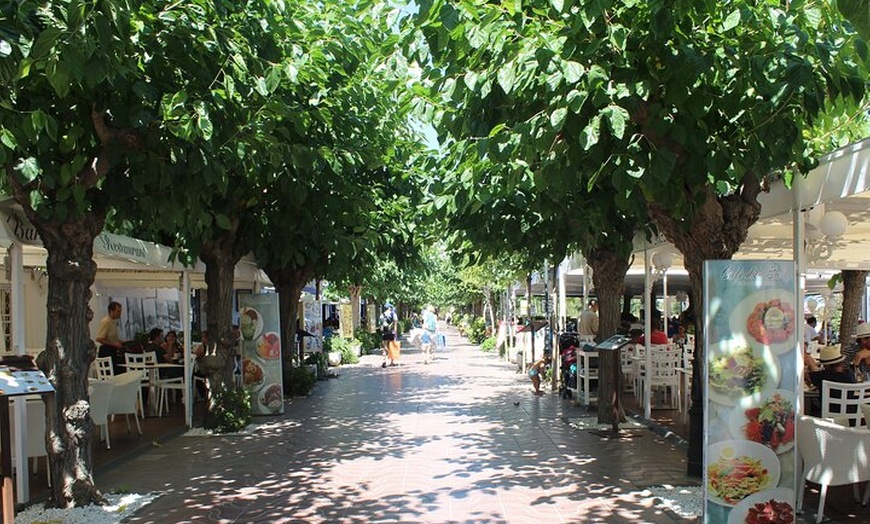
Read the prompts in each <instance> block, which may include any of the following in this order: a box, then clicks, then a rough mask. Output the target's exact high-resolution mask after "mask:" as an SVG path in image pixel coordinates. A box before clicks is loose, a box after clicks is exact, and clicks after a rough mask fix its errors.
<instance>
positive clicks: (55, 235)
mask: <svg viewBox="0 0 870 524" xmlns="http://www.w3.org/2000/svg"><path fill="white" fill-rule="evenodd" d="M30 218H31V220H34V219H35V220H34V226H36V228H37V230H38V231H39V234H40V236H41V237H42V240H43V245H44V246H45V247H46V249H47V251H48V260H47V262H46V269H47V270H48V304H47V306H48V307H47V309H48V312H47V313H48V319H47V320H48V323H47V326H46V327H47V332H46V349H45V351H44V352H43V353H42V355H40V359H39V361H40V367H41V368H42V369H43V371H45V373H46V375H47V376H48V378H49V380H50V381H51V383H52V385H53V386H54V388H55V395H54V402H46V406H45V407H46V430H47V434H46V435H28V438H45V439H46V450H47V451H48V455H49V468H50V470H51V478H52V487H51V497H52V501H51V502H52V503H53V504H55V505H57V506H59V507H72V506H84V505H88V504H101V503H105V500H104V499H103V497H102V496H101V495H100V493H99V492H98V491H97V489H96V487H95V486H94V481H93V477H92V456H91V439H92V438H93V434H94V423H93V420H92V419H91V415H90V403H89V398H88V370H89V368H90V365H91V362H93V360H94V357H95V356H96V346H95V345H94V342H93V341H92V340H91V336H90V333H89V329H88V326H89V323H90V321H91V319H92V318H93V316H94V315H93V312H92V311H91V309H90V305H89V304H90V299H91V289H90V288H91V285H92V284H93V283H94V278H95V276H96V273H97V265H96V263H95V262H94V261H93V249H94V238H95V237H96V236H97V235H98V234H99V233H100V231H101V230H102V224H103V220H102V218H96V217H93V216H89V217H86V218H85V219H82V220H81V221H78V222H67V223H64V224H56V223H50V222H48V223H43V222H41V221H39V219H38V217H36V216H30Z"/></svg>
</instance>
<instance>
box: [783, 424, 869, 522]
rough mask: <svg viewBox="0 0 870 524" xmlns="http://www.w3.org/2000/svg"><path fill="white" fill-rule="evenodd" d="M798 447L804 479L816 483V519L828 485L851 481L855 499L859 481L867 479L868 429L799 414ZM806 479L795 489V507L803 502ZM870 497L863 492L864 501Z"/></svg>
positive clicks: (819, 518)
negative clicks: (817, 495) (817, 507)
mask: <svg viewBox="0 0 870 524" xmlns="http://www.w3.org/2000/svg"><path fill="white" fill-rule="evenodd" d="M797 448H798V450H799V451H800V454H801V459H803V464H804V467H803V473H802V477H801V478H803V479H804V481H807V480H808V481H810V482H815V483H816V484H819V486H820V489H819V509H818V512H817V513H816V523H819V522H821V521H822V519H823V518H824V511H825V498H826V497H827V494H828V487H829V486H845V485H847V484H852V485H853V486H852V489H853V494H854V496H855V500H856V501H857V500H858V483H859V482H864V481H867V480H870V431H868V430H867V429H863V428H851V427H846V426H841V425H840V424H837V423H835V422H830V421H827V420H824V419H820V418H816V417H810V416H807V415H801V416H800V417H799V418H798V423H797ZM805 484H806V483H805V482H801V485H800V486H799V489H798V492H797V508H798V510H799V511H800V508H801V507H802V506H803V501H804V490H805V489H806V486H805ZM868 498H870V489H868V490H867V492H866V493H865V494H864V499H863V500H862V503H863V504H867V500H868Z"/></svg>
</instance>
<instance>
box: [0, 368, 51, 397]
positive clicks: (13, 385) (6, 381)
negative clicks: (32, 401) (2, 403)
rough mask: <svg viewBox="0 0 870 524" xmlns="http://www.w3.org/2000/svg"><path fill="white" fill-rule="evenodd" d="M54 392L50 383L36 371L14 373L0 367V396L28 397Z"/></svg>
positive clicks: (40, 372) (9, 369)
mask: <svg viewBox="0 0 870 524" xmlns="http://www.w3.org/2000/svg"><path fill="white" fill-rule="evenodd" d="M51 391H54V388H53V387H52V386H51V383H50V382H49V381H48V379H47V378H45V375H44V374H43V373H42V371H39V370H38V369H34V370H30V371H16V370H13V369H11V368H9V367H8V366H0V396H4V397H12V396H16V395H30V394H38V393H49V392H51Z"/></svg>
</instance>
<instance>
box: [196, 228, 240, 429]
mask: <svg viewBox="0 0 870 524" xmlns="http://www.w3.org/2000/svg"><path fill="white" fill-rule="evenodd" d="M233 244H234V242H233V241H232V237H231V236H228V237H227V238H224V239H220V240H213V241H209V242H206V243H205V244H203V246H202V250H201V252H200V258H201V259H202V261H203V262H204V263H205V284H206V286H207V287H208V289H207V290H206V293H207V294H208V299H207V300H206V319H207V326H208V334H209V342H210V346H209V349H208V351H209V354H208V355H207V356H205V357H203V358H201V359H200V362H199V365H200V369H201V370H202V371H203V372H204V373H205V375H206V376H207V377H208V380H209V385H210V387H211V388H212V391H213V392H214V393H218V392H221V391H224V390H225V389H232V388H235V387H236V384H235V380H234V377H233V372H234V370H235V361H236V351H237V348H238V343H239V341H238V338H237V337H236V336H235V335H234V334H233V331H232V318H233V282H234V270H235V267H236V263H237V262H238V261H239V258H240V257H238V256H236V255H234V248H233ZM211 398H212V399H214V398H215V395H212V396H211ZM213 407H214V406H213V405H211V404H210V405H209V412H208V414H206V417H205V420H204V422H203V425H204V426H205V427H210V426H211V424H212V418H211V411H212V409H213Z"/></svg>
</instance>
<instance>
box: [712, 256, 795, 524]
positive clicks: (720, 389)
mask: <svg viewBox="0 0 870 524" xmlns="http://www.w3.org/2000/svg"><path fill="white" fill-rule="evenodd" d="M795 290H796V285H795V266H794V263H793V262H770V261H735V260H708V261H706V262H705V263H704V311H705V312H706V316H705V319H704V320H705V333H706V340H705V352H704V355H705V358H706V362H705V364H706V365H705V366H704V380H703V384H704V389H705V390H704V398H705V400H706V409H705V410H704V429H705V431H704V435H705V439H706V442H705V461H704V464H705V469H704V508H705V511H704V521H705V522H707V523H711V524H714V523H715V524H745V523H751V522H763V520H759V519H761V518H762V517H763V515H764V514H765V513H767V514H770V513H772V514H773V515H777V516H778V517H779V519H780V520H777V522H783V523H785V522H794V519H795V510H794V507H795V486H797V485H798V484H797V482H796V468H795V465H796V460H797V459H796V452H795V422H796V420H795V419H796V412H797V405H798V404H797V398H798V397H797V395H798V391H799V389H801V388H800V386H801V383H800V370H801V368H800V367H798V366H799V362H801V363H802V360H801V355H800V353H799V351H800V346H799V341H800V339H801V337H802V334H803V317H802V315H801V313H802V312H803V307H800V306H797V305H796V304H795V294H796V291H795Z"/></svg>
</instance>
